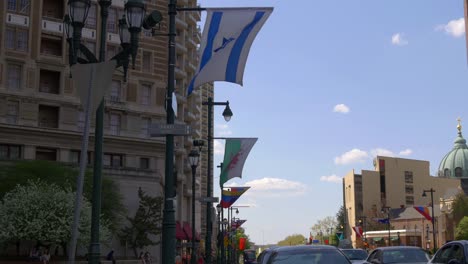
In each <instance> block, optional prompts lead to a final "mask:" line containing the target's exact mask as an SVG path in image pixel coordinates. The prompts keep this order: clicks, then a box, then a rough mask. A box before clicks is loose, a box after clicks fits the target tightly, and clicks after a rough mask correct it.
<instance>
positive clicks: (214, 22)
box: [198, 12, 223, 72]
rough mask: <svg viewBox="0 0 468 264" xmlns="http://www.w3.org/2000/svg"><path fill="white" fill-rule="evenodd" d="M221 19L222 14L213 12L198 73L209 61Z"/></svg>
mask: <svg viewBox="0 0 468 264" xmlns="http://www.w3.org/2000/svg"><path fill="white" fill-rule="evenodd" d="M222 17H223V12H213V15H212V17H211V23H210V27H209V30H208V39H207V40H206V46H205V50H204V51H203V55H202V58H201V63H200V69H199V70H198V71H199V72H200V71H201V70H202V69H203V67H205V65H206V64H207V63H208V61H209V60H210V59H211V55H212V53H213V41H214V39H215V37H216V34H218V30H219V24H220V23H221V18H222Z"/></svg>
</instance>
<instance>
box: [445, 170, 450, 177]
mask: <svg viewBox="0 0 468 264" xmlns="http://www.w3.org/2000/svg"><path fill="white" fill-rule="evenodd" d="M444 177H447V178H448V177H450V170H449V169H445V170H444Z"/></svg>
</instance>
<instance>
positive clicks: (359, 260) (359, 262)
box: [341, 249, 368, 264]
mask: <svg viewBox="0 0 468 264" xmlns="http://www.w3.org/2000/svg"><path fill="white" fill-rule="evenodd" d="M341 251H342V252H343V253H344V254H345V255H346V257H348V258H349V260H351V262H352V263H353V264H363V263H366V259H367V257H368V255H367V251H365V250H364V249H341Z"/></svg>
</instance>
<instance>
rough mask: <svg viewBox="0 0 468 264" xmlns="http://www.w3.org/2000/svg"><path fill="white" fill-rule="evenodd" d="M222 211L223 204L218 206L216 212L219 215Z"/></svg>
mask: <svg viewBox="0 0 468 264" xmlns="http://www.w3.org/2000/svg"><path fill="white" fill-rule="evenodd" d="M221 210H222V207H221V204H217V205H216V211H217V212H218V214H219V213H221Z"/></svg>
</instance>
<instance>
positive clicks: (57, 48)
mask: <svg viewBox="0 0 468 264" xmlns="http://www.w3.org/2000/svg"><path fill="white" fill-rule="evenodd" d="M62 54H63V51H62V38H61V37H57V36H52V35H45V34H43V35H42V37H41V55H47V56H54V57H62Z"/></svg>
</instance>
